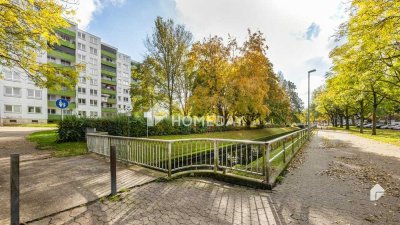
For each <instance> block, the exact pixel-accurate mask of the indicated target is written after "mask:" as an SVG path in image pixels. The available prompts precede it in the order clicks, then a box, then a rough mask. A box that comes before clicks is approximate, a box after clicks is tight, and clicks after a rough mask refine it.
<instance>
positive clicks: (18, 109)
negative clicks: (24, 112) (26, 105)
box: [4, 105, 21, 113]
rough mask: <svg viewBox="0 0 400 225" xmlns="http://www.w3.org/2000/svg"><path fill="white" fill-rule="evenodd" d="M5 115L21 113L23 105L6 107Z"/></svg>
mask: <svg viewBox="0 0 400 225" xmlns="http://www.w3.org/2000/svg"><path fill="white" fill-rule="evenodd" d="M4 112H5V113H21V105H4Z"/></svg>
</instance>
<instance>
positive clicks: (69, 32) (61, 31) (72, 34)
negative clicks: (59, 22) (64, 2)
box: [55, 27, 76, 38]
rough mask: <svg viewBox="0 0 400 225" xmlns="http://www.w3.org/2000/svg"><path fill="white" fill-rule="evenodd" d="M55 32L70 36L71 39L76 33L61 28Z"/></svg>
mask: <svg viewBox="0 0 400 225" xmlns="http://www.w3.org/2000/svg"><path fill="white" fill-rule="evenodd" d="M55 30H56V31H57V32H60V33H63V34H66V35H68V36H71V37H74V38H75V37H76V33H75V32H74V31H72V30H68V29H66V28H63V27H60V28H56V29H55Z"/></svg>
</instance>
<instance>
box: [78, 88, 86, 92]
mask: <svg viewBox="0 0 400 225" xmlns="http://www.w3.org/2000/svg"><path fill="white" fill-rule="evenodd" d="M78 93H79V94H86V88H83V87H78Z"/></svg>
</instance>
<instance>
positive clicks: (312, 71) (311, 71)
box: [308, 69, 317, 73]
mask: <svg viewBox="0 0 400 225" xmlns="http://www.w3.org/2000/svg"><path fill="white" fill-rule="evenodd" d="M315 71H317V70H316V69H313V70H310V71H308V73H314V72H315Z"/></svg>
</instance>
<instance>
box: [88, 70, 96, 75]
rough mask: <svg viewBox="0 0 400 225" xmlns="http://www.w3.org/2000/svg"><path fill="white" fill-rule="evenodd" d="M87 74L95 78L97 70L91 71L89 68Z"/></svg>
mask: <svg viewBox="0 0 400 225" xmlns="http://www.w3.org/2000/svg"><path fill="white" fill-rule="evenodd" d="M89 74H90V75H93V76H96V75H97V69H92V68H91V69H90V70H89Z"/></svg>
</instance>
